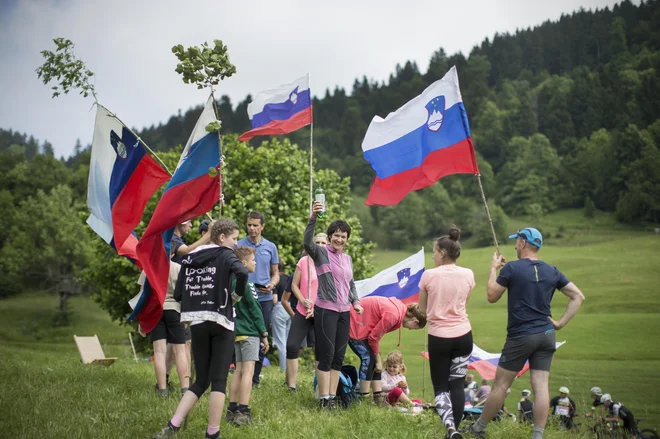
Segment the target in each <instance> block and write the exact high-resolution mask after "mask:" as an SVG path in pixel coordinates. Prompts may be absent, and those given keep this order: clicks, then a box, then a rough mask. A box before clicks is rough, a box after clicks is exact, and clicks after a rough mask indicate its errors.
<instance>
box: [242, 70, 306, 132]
mask: <svg viewBox="0 0 660 439" xmlns="http://www.w3.org/2000/svg"><path fill="white" fill-rule="evenodd" d="M247 111H248V116H249V117H250V124H251V125H252V129H251V130H250V131H248V132H246V133H243V134H242V135H241V136H240V137H239V138H238V140H241V141H243V142H245V141H247V140H250V139H251V138H253V137H256V136H272V135H279V134H287V133H290V132H293V131H296V130H297V129H299V128H302V127H304V126H306V125H309V124H311V123H312V96H311V91H310V89H309V75H307V76H303V77H302V78H300V79H297V80H296V81H294V82H292V83H291V84H285V85H281V86H279V87H277V88H274V89H272V90H266V91H262V92H261V93H259V94H257V95H256V96H255V97H254V100H253V101H252V102H251V103H250V104H249V105H248V108H247Z"/></svg>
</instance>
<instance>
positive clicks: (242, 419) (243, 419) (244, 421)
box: [232, 408, 252, 425]
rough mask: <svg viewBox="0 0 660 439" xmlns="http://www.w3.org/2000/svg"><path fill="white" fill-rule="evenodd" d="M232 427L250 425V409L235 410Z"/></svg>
mask: <svg viewBox="0 0 660 439" xmlns="http://www.w3.org/2000/svg"><path fill="white" fill-rule="evenodd" d="M232 422H233V423H234V425H248V424H251V423H252V413H250V409H249V408H248V409H245V410H237V411H236V413H234V420H233V421H232Z"/></svg>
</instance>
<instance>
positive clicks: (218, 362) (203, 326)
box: [190, 322, 234, 398]
mask: <svg viewBox="0 0 660 439" xmlns="http://www.w3.org/2000/svg"><path fill="white" fill-rule="evenodd" d="M191 335H192V347H193V358H194V360H195V374H196V379H195V383H194V384H193V385H192V386H190V391H191V392H193V393H194V394H195V395H197V397H198V398H201V396H202V395H203V394H204V392H205V391H206V389H208V388H209V385H210V386H211V392H220V393H227V375H228V374H229V362H230V361H231V353H232V351H233V350H234V331H230V330H228V329H226V328H224V327H222V326H220V325H218V324H217V323H215V322H204V323H200V324H198V325H193V326H192V327H191Z"/></svg>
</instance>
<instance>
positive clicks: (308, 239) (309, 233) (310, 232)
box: [303, 201, 330, 260]
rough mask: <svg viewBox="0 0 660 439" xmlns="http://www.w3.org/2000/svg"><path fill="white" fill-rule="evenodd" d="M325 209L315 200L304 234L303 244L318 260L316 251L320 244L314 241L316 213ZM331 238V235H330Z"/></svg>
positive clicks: (313, 258)
mask: <svg viewBox="0 0 660 439" xmlns="http://www.w3.org/2000/svg"><path fill="white" fill-rule="evenodd" d="M321 210H323V205H322V204H321V203H319V202H318V201H314V205H313V206H312V216H310V217H309V222H308V223H307V227H305V234H304V235H303V245H304V246H305V251H306V252H307V254H308V255H309V257H310V258H312V260H316V253H317V248H318V245H316V243H315V242H314V227H315V226H316V214H317V213H319V212H320V211H321ZM328 238H330V237H328Z"/></svg>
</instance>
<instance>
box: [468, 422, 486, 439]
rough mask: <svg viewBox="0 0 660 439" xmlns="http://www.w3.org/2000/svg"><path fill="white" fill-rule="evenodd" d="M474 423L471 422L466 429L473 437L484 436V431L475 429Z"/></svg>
mask: <svg viewBox="0 0 660 439" xmlns="http://www.w3.org/2000/svg"><path fill="white" fill-rule="evenodd" d="M475 425H476V424H472V426H471V427H470V428H469V429H468V433H470V434H471V435H472V436H474V437H486V432H485V431H477V430H475V429H474V426H475Z"/></svg>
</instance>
